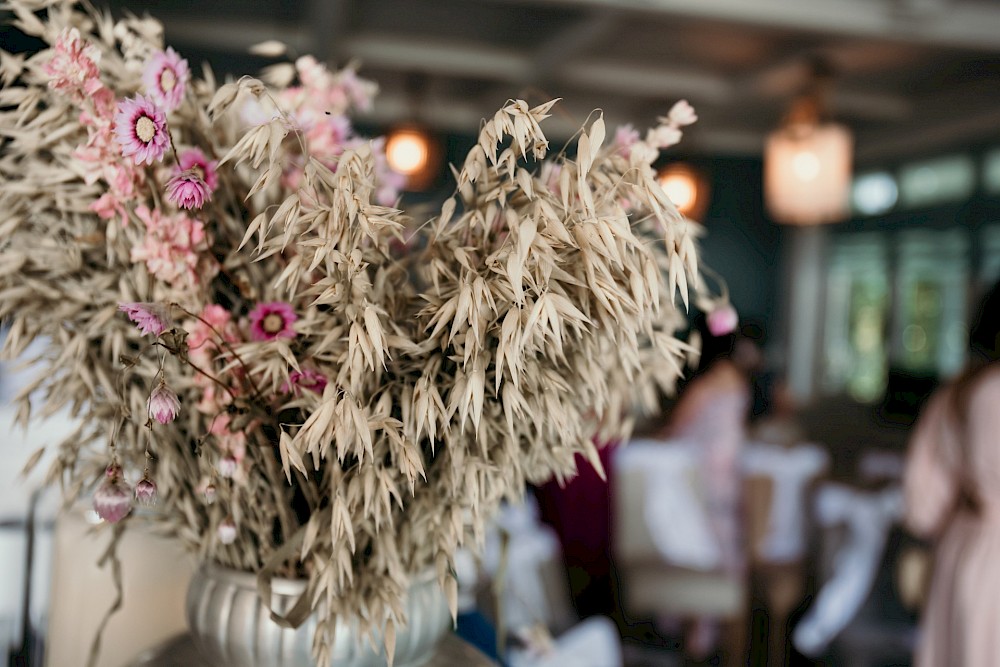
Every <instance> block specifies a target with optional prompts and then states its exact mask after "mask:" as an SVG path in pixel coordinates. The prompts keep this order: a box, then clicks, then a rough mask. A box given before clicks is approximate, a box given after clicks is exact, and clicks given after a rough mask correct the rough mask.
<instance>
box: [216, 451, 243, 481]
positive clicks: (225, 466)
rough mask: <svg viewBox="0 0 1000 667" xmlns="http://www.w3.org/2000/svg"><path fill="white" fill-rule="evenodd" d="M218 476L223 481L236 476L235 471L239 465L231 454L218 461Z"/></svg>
mask: <svg viewBox="0 0 1000 667" xmlns="http://www.w3.org/2000/svg"><path fill="white" fill-rule="evenodd" d="M218 468H219V475H220V476H221V477H223V478H225V479H232V478H233V476H234V475H236V469H237V468H239V463H238V462H237V461H236V458H235V457H233V455H232V454H226V455H225V456H223V457H222V458H221V459H219V466H218Z"/></svg>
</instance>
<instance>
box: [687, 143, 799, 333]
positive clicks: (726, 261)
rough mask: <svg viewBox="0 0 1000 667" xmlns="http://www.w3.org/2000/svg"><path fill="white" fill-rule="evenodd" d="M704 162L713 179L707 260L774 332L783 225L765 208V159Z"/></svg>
mask: <svg viewBox="0 0 1000 667" xmlns="http://www.w3.org/2000/svg"><path fill="white" fill-rule="evenodd" d="M699 166H700V167H701V168H703V169H704V170H705V171H706V172H707V173H708V175H709V180H710V182H711V194H710V200H709V207H708V212H707V214H706V215H705V222H704V226H705V236H704V237H703V238H702V240H701V246H702V251H703V254H702V257H703V260H702V261H703V262H704V263H705V264H706V265H707V266H708V267H710V268H711V269H713V270H714V271H715V272H717V273H718V274H720V275H721V276H722V277H723V278H724V279H725V281H726V284H727V285H728V286H729V293H730V298H731V299H732V301H733V305H734V306H735V307H736V310H737V311H738V312H739V313H740V316H741V318H742V319H753V320H758V321H759V322H760V323H761V324H763V325H764V326H765V328H766V330H767V334H768V337H769V338H772V337H773V336H774V335H776V334H777V331H776V329H775V328H776V325H777V317H778V313H779V308H780V303H779V302H778V299H779V297H780V293H779V290H780V270H781V267H780V262H781V237H782V230H783V228H782V227H781V226H780V225H777V224H775V223H774V222H773V221H771V220H770V219H769V218H768V217H767V214H766V213H765V211H764V203H763V196H762V191H763V186H762V183H763V180H762V179H763V169H762V165H761V162H760V160H754V159H747V158H712V159H710V160H707V161H704V162H701V163H699Z"/></svg>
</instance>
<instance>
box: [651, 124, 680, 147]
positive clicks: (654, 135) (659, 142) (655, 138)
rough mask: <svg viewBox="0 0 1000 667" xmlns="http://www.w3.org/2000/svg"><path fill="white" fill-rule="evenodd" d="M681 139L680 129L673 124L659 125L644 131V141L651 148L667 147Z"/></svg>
mask: <svg viewBox="0 0 1000 667" xmlns="http://www.w3.org/2000/svg"><path fill="white" fill-rule="evenodd" d="M680 141H681V131H680V130H678V129H677V128H676V127H674V126H673V125H659V126H657V127H656V128H654V129H652V130H649V132H647V133H646V143H647V144H649V145H651V146H652V147H653V148H660V149H662V148H669V147H670V146H673V145H675V144H678V143H680Z"/></svg>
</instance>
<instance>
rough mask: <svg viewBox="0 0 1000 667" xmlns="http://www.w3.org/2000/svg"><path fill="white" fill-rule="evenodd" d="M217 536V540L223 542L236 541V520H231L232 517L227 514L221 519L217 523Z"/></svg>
mask: <svg viewBox="0 0 1000 667" xmlns="http://www.w3.org/2000/svg"><path fill="white" fill-rule="evenodd" d="M216 533H217V534H218V536H219V541H220V542H222V543H223V544H232V543H233V542H235V541H236V522H235V521H233V518H232V517H229V516H227V517H226V518H225V519H223V521H222V523H220V524H219V528H218V530H217V531H216Z"/></svg>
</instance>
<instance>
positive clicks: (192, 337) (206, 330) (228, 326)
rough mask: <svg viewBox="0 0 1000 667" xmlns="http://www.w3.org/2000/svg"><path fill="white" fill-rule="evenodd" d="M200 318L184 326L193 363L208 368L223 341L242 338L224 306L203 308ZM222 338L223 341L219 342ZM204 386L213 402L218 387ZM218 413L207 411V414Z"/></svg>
mask: <svg viewBox="0 0 1000 667" xmlns="http://www.w3.org/2000/svg"><path fill="white" fill-rule="evenodd" d="M200 316H201V319H200V320H199V319H194V320H188V321H187V322H186V323H185V324H184V328H185V329H187V332H188V338H187V344H188V354H189V355H190V356H191V359H192V361H194V362H195V363H197V364H198V365H199V366H208V365H210V364H211V363H212V361H213V360H214V359H215V358H216V356H217V355H218V354H219V350H220V349H221V345H222V342H223V341H225V342H227V343H235V342H238V341H239V339H240V337H239V332H238V331H237V330H236V326H235V325H234V324H233V316H232V314H231V313H230V312H229V311H228V310H226V309H225V308H223V307H222V306H220V305H218V304H214V303H210V304H208V305H206V306H205V307H204V308H202V310H201V313H200ZM220 336H221V337H222V340H219V337H220ZM197 377H199V378H200V377H202V376H200V375H199V376H197ZM204 386H205V393H206V394H209V396H208V399H209V401H213V400H214V396H215V390H216V388H217V385H216V384H215V383H214V382H211V381H209V382H208V383H207V384H205V385H204ZM217 411H218V410H206V412H217Z"/></svg>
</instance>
